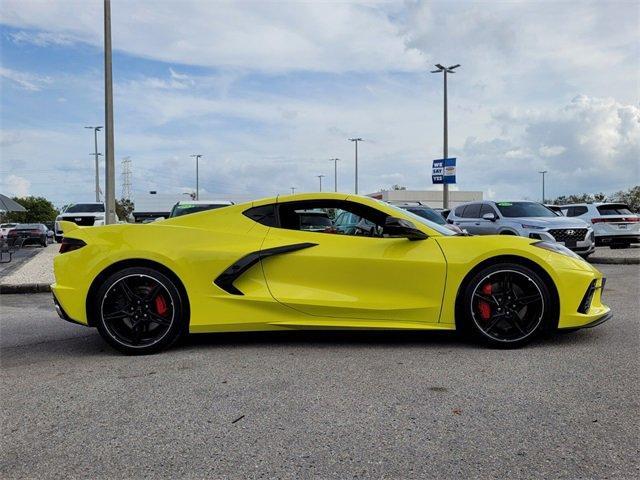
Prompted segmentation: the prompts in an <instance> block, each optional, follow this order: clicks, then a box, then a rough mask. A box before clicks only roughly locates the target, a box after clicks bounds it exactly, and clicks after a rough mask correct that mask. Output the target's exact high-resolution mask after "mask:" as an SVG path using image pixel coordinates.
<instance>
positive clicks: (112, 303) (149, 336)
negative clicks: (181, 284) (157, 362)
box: [95, 267, 185, 354]
mask: <svg viewBox="0 0 640 480" xmlns="http://www.w3.org/2000/svg"><path fill="white" fill-rule="evenodd" d="M95 304H96V305H95V306H96V310H97V311H96V320H97V322H96V323H97V327H98V330H99V332H100V334H101V335H102V337H103V338H104V339H105V340H106V341H107V342H109V343H110V344H111V345H112V346H113V347H115V348H116V349H118V350H120V351H122V352H124V353H128V354H145V353H154V352H157V351H159V350H162V349H164V348H167V347H168V346H170V345H171V344H173V343H174V342H175V341H176V340H177V339H178V338H179V337H180V335H181V334H182V333H183V331H184V330H185V321H184V318H183V316H184V315H183V311H184V309H183V302H182V299H181V296H180V292H179V291H178V289H177V288H176V286H175V285H174V283H173V281H172V280H171V279H169V278H168V277H166V276H165V275H163V274H162V273H160V272H158V271H156V270H153V269H150V268H143V267H134V268H127V269H125V270H122V271H120V272H117V273H115V274H113V275H112V276H111V277H109V279H107V281H106V282H105V283H104V284H103V285H102V287H101V288H100V289H99V291H98V295H97V302H95Z"/></svg>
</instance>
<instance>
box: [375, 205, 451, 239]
mask: <svg viewBox="0 0 640 480" xmlns="http://www.w3.org/2000/svg"><path fill="white" fill-rule="evenodd" d="M378 201H379V202H380V203H384V204H385V205H386V206H387V207H390V208H393V209H394V210H397V211H398V212H401V213H404V214H405V215H408V216H409V217H411V218H412V219H413V220H414V221H415V222H417V223H421V224H423V225H426V226H427V227H429V228H431V229H433V230H435V231H436V232H438V233H441V234H442V235H455V234H456V233H455V232H453V231H452V230H449V229H448V228H447V227H443V226H442V225H438V224H437V223H435V222H432V221H431V220H427V219H426V218H424V217H421V216H420V215H416V214H415V213H412V212H410V211H408V210H404V209H403V208H400V207H396V206H395V205H391V204H388V203H385V202H383V201H382V200H378Z"/></svg>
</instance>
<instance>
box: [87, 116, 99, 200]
mask: <svg viewBox="0 0 640 480" xmlns="http://www.w3.org/2000/svg"><path fill="white" fill-rule="evenodd" d="M84 128H90V129H91V130H93V155H94V156H95V159H96V202H99V201H100V162H99V161H98V157H99V156H100V155H102V154H101V153H98V132H99V131H100V130H102V127H84Z"/></svg>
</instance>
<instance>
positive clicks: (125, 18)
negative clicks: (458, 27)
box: [2, 0, 423, 72]
mask: <svg viewBox="0 0 640 480" xmlns="http://www.w3.org/2000/svg"><path fill="white" fill-rule="evenodd" d="M101 5H102V4H101V2H77V1H65V2H25V1H18V0H5V1H4V2H3V10H4V13H3V18H2V23H4V24H5V25H9V26H12V27H15V28H21V29H30V30H33V31H35V33H34V32H29V33H22V34H19V35H18V39H19V40H22V41H30V42H31V43H37V42H38V41H40V42H41V43H46V42H50V43H51V42H53V39H58V40H59V41H62V40H61V39H64V40H68V41H71V40H70V39H74V40H75V41H84V42H87V43H90V44H92V45H96V46H100V47H101V46H102V38H101V36H102V31H101V29H102V22H101V18H102V11H101ZM111 10H112V20H113V21H112V37H113V48H114V49H116V50H119V51H123V52H127V53H129V54H132V55H135V56H138V57H143V58H150V59H155V60H161V61H163V62H170V63H179V64H183V65H201V66H210V67H224V68H243V69H248V70H252V71H269V72H283V71H318V72H345V71H383V70H401V71H408V70H409V71H410V70H417V69H420V68H422V67H423V61H422V58H421V56H420V54H419V53H418V52H416V51H415V50H412V49H411V48H407V46H406V45H405V42H404V41H403V38H402V36H401V35H400V32H399V28H398V26H397V25H396V24H395V23H394V22H393V21H392V20H391V17H390V14H391V13H393V11H392V9H390V7H389V5H388V4H384V3H370V2H354V3H323V2H300V3H297V2H291V3H268V2H260V1H257V2H215V3H211V2H203V1H198V0H183V1H163V2H113V4H112V7H111ZM40 32H46V33H45V34H43V35H42V36H39V35H40Z"/></svg>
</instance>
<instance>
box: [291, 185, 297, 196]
mask: <svg viewBox="0 0 640 480" xmlns="http://www.w3.org/2000/svg"><path fill="white" fill-rule="evenodd" d="M295 193H296V187H291V195H294V194H295Z"/></svg>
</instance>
